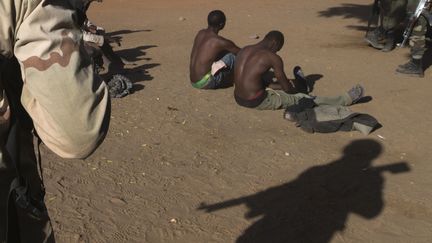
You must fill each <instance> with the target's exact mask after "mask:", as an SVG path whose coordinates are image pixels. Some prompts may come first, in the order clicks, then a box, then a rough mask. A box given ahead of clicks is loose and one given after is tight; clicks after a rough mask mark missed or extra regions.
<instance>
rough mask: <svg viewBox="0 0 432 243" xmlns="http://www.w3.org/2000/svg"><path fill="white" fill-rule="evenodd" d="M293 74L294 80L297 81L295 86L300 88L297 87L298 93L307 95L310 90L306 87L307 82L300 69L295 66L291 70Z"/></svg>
mask: <svg viewBox="0 0 432 243" xmlns="http://www.w3.org/2000/svg"><path fill="white" fill-rule="evenodd" d="M293 74H294V77H295V80H296V81H297V84H298V85H299V86H300V87H297V88H298V91H299V92H300V93H304V94H309V92H310V88H309V85H308V81H307V79H306V77H305V75H304V73H303V71H302V69H301V67H300V66H295V67H294V69H293Z"/></svg>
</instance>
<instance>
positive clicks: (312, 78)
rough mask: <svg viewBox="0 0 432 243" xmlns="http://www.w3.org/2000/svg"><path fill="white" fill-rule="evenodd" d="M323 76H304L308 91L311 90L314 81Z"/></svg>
mask: <svg viewBox="0 0 432 243" xmlns="http://www.w3.org/2000/svg"><path fill="white" fill-rule="evenodd" d="M322 77H324V76H323V75H322V74H309V75H307V76H306V84H307V86H308V90H309V93H311V92H313V90H314V87H315V83H316V81H318V80H320V79H322Z"/></svg>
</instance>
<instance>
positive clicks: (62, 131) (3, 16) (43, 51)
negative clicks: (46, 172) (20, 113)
mask: <svg viewBox="0 0 432 243" xmlns="http://www.w3.org/2000/svg"><path fill="white" fill-rule="evenodd" d="M77 2H79V1H75V0H1V1H0V59H2V58H3V59H11V58H14V57H15V58H16V59H17V60H18V62H19V64H20V69H21V77H22V80H23V88H22V94H21V97H20V101H21V104H22V105H23V107H24V109H25V110H26V111H27V113H28V114H29V115H30V117H31V118H32V120H33V123H34V127H35V129H36V131H37V133H38V135H39V136H40V137H41V139H42V141H43V142H44V143H45V144H46V145H47V147H49V148H50V149H51V150H52V151H53V152H55V153H56V154H58V155H60V156H62V157H65V158H84V157H87V156H88V155H89V154H90V153H92V152H93V151H94V150H95V149H96V147H97V146H98V145H99V144H100V142H101V141H102V140H103V138H104V136H105V134H106V132H107V129H108V121H109V102H110V101H109V95H108V90H107V88H106V85H105V83H104V82H103V81H102V80H101V79H100V78H98V76H97V75H95V74H94V73H93V69H92V64H91V61H90V59H89V58H88V56H87V54H86V53H85V51H84V49H83V44H82V33H81V31H80V29H79V23H77V20H78V19H79V16H77V13H76V11H75V9H76V8H77V6H76V4H78V3H77ZM1 71H2V70H0V72H1ZM3 71H4V70H3ZM17 75H19V74H17ZM0 79H1V76H0ZM7 82H11V80H0V145H2V144H4V140H5V138H6V135H5V132H7V130H8V126H9V115H10V111H9V109H8V101H7V97H6V95H5V93H4V88H3V87H4V86H5V85H4V84H6V83H7ZM12 112H13V111H12ZM1 147H3V146H1ZM0 160H1V151H0Z"/></svg>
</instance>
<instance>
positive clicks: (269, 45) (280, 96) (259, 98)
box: [234, 31, 364, 110]
mask: <svg viewBox="0 0 432 243" xmlns="http://www.w3.org/2000/svg"><path fill="white" fill-rule="evenodd" d="M283 44H284V36H283V34H282V33H281V32H279V31H270V32H269V33H268V34H267V35H266V36H265V37H264V39H263V40H262V41H260V42H258V43H257V44H255V45H250V46H246V47H245V48H243V49H242V50H241V51H240V52H239V53H238V54H237V58H236V65H235V68H234V83H235V88H234V98H235V100H236V102H237V104H239V105H241V106H244V107H248V108H255V109H258V110H277V109H286V108H288V107H291V106H301V105H302V103H303V101H305V100H306V101H307V102H314V105H323V104H327V105H343V106H348V105H352V104H354V103H356V102H357V101H358V100H359V99H360V98H361V97H363V93H364V90H363V88H362V87H361V86H360V85H356V86H354V87H353V88H352V89H351V90H349V91H348V92H347V93H344V94H342V95H340V96H336V97H314V96H309V95H307V94H304V93H300V92H299V91H300V90H301V91H302V92H303V91H304V90H305V88H304V86H305V85H306V84H305V80H304V77H303V76H302V73H301V69H299V68H298V69H297V70H296V69H295V75H296V76H298V78H297V77H296V80H288V78H287V77H286V75H285V72H284V65H283V61H282V58H281V57H280V56H278V55H277V54H276V52H278V51H279V50H280V49H281V48H282V46H283ZM270 69H272V70H273V72H274V76H275V78H276V80H277V81H276V82H275V83H273V82H268V81H266V80H265V79H266V78H265V76H266V74H267V73H268V71H269V70H270ZM302 79H303V80H302ZM275 89H281V90H275ZM306 90H307V89H306Z"/></svg>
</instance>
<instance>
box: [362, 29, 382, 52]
mask: <svg viewBox="0 0 432 243" xmlns="http://www.w3.org/2000/svg"><path fill="white" fill-rule="evenodd" d="M365 41H366V42H367V43H369V44H370V45H371V46H373V47H374V48H376V49H383V48H384V44H385V42H384V33H383V30H382V29H381V28H376V29H375V30H373V31H370V32H368V33H367V34H366V37H365Z"/></svg>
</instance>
